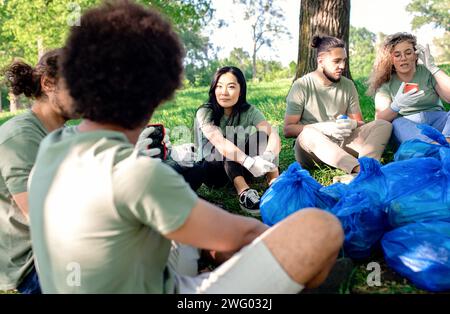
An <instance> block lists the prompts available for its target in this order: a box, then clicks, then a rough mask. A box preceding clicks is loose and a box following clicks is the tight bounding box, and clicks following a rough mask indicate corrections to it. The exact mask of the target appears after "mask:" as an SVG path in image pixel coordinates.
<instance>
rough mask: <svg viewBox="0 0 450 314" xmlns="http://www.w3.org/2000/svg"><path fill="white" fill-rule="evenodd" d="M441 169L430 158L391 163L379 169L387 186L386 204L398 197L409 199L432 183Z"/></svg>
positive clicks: (435, 160)
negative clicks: (411, 195)
mask: <svg viewBox="0 0 450 314" xmlns="http://www.w3.org/2000/svg"><path fill="white" fill-rule="evenodd" d="M441 169H442V163H441V162H440V161H439V160H438V159H436V158H432V157H423V158H413V159H408V160H402V161H398V162H391V163H389V164H387V165H385V166H383V167H381V172H382V173H383V175H384V177H385V179H386V184H387V191H388V195H387V196H386V202H390V201H391V200H393V199H396V198H398V197H409V195H410V194H414V193H416V192H417V191H419V190H422V189H423V188H424V187H425V186H427V184H429V183H430V182H434V180H435V179H436V178H435V177H436V174H437V173H438V172H439V171H440V170H441ZM425 201H426V200H425Z"/></svg>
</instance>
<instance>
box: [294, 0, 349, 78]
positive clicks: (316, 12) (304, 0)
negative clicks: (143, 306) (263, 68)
mask: <svg viewBox="0 0 450 314" xmlns="http://www.w3.org/2000/svg"><path fill="white" fill-rule="evenodd" d="M299 18H300V26H299V27H300V31H299V41H298V59H297V70H296V73H295V79H297V78H299V77H301V76H303V75H305V74H307V73H309V72H312V71H314V70H316V68H317V56H316V49H314V48H311V39H312V37H313V36H314V35H316V34H323V35H329V36H334V37H337V38H340V39H342V40H343V41H344V42H345V45H346V51H347V62H346V67H345V71H344V75H345V76H346V77H348V78H349V79H351V75H350V67H349V51H348V39H349V31H350V0H320V1H317V0H301V4H300V17H299Z"/></svg>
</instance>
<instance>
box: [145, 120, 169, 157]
mask: <svg viewBox="0 0 450 314" xmlns="http://www.w3.org/2000/svg"><path fill="white" fill-rule="evenodd" d="M148 127H153V128H155V130H154V131H153V132H152V133H151V134H150V136H149V138H151V139H152V140H153V142H152V143H151V144H150V145H149V147H148V148H159V149H160V150H161V153H160V154H159V155H156V156H153V157H154V158H161V160H166V159H167V155H168V149H167V146H166V143H165V142H164V137H165V136H166V129H165V128H164V125H162V124H159V123H155V124H148V125H147V128H148Z"/></svg>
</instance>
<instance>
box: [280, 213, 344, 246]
mask: <svg viewBox="0 0 450 314" xmlns="http://www.w3.org/2000/svg"><path fill="white" fill-rule="evenodd" d="M288 219H289V220H291V221H290V224H292V225H295V226H296V228H305V229H308V232H310V234H311V235H312V236H313V238H315V239H316V240H317V241H319V242H322V243H325V244H326V245H330V249H331V250H334V249H338V248H340V247H341V246H342V243H343V241H344V231H343V229H342V225H341V223H340V221H339V220H338V219H337V218H336V216H334V215H333V214H330V213H328V212H326V211H324V210H321V209H317V208H305V209H302V210H299V211H297V212H296V213H294V214H292V215H291V216H289V217H288Z"/></svg>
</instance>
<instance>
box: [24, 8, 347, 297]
mask: <svg viewBox="0 0 450 314" xmlns="http://www.w3.org/2000/svg"><path fill="white" fill-rule="evenodd" d="M80 23H81V25H82V27H76V26H74V27H72V28H71V29H70V33H69V36H68V39H67V42H66V45H65V49H64V53H63V56H62V63H61V65H62V76H63V77H64V79H65V81H66V82H67V87H68V89H69V91H70V95H71V96H72V98H73V105H74V108H75V109H76V111H77V112H79V113H80V115H81V117H82V120H81V122H80V124H79V125H78V126H73V127H67V128H61V129H58V130H55V131H54V132H52V133H50V134H49V135H48V136H47V137H46V138H45V139H44V140H43V142H42V143H41V146H40V148H39V153H38V157H37V159H36V163H35V168H34V171H33V175H32V176H31V180H30V192H29V199H30V221H31V239H32V243H33V250H34V254H35V258H36V261H37V265H39V276H40V278H39V280H40V283H41V287H42V289H43V292H44V293H216V294H227V293H238V294H239V293H242V294H248V293H298V292H299V291H301V290H302V289H303V288H304V287H314V286H318V285H320V284H321V283H322V282H323V281H324V280H325V279H326V277H327V276H328V274H329V272H330V270H331V268H332V267H333V265H334V264H335V261H336V257H337V255H338V252H339V250H340V247H341V245H342V243H343V237H344V235H343V230H342V226H341V224H340V222H339V220H338V219H337V218H336V217H334V216H333V215H331V214H330V213H327V212H326V211H323V210H319V209H303V210H301V211H298V212H296V213H294V214H292V215H291V216H289V217H288V218H286V219H285V220H283V221H282V222H280V223H279V224H277V225H276V226H274V227H273V228H270V229H269V227H268V226H266V225H264V224H263V223H262V222H261V221H259V220H257V219H254V218H251V217H244V216H241V215H234V214H231V213H229V212H227V211H224V210H222V209H221V208H218V207H217V206H215V205H213V204H211V203H209V202H207V201H205V200H202V199H201V198H199V197H198V196H197V195H196V194H195V193H194V192H193V191H192V190H191V189H190V187H189V186H188V185H187V184H186V182H185V181H184V180H183V178H182V177H181V176H180V175H179V174H177V173H176V172H175V171H174V170H173V169H172V168H171V167H169V166H168V165H166V164H164V163H163V162H161V161H160V160H158V159H156V158H149V157H148V156H146V155H145V154H144V153H142V152H141V151H140V150H139V149H138V150H136V149H135V147H134V144H135V143H136V142H137V140H138V138H139V134H140V133H141V132H142V130H143V129H144V128H145V127H146V126H147V124H148V121H149V120H150V119H151V117H152V114H153V112H154V110H155V109H156V108H157V107H158V106H159V105H160V104H162V103H163V102H164V101H165V100H167V99H169V98H170V97H171V96H172V95H173V93H174V91H175V90H176V89H177V88H179V87H180V86H181V84H182V72H183V56H184V53H183V48H182V44H181V42H180V39H179V38H178V36H177V34H176V33H175V31H174V29H173V28H172V26H171V25H170V23H169V22H167V21H166V20H165V18H163V17H162V15H160V14H159V13H158V12H156V11H155V10H154V9H152V8H148V7H144V6H142V5H138V4H136V3H133V2H132V1H126V0H119V1H108V2H105V3H104V4H102V5H101V6H98V7H94V8H91V9H89V10H87V11H86V12H84V14H83V15H82V16H81V20H80ZM86 47H89V49H86ZM124 77H126V80H124ZM179 105H181V104H179ZM175 244H177V245H176V246H175ZM178 244H182V245H184V247H185V248H186V250H181V251H180V250H178V249H177V248H179V245H178ZM318 248H320V249H318ZM200 249H204V250H209V251H214V252H217V253H222V252H223V253H227V254H228V255H232V257H231V258H230V259H229V260H227V261H225V262H224V263H223V264H221V266H220V267H218V268H217V269H215V270H213V271H211V272H206V273H201V274H199V273H198V269H197V265H196V262H197V260H196V259H195V256H196V254H197V255H198V252H199V250H200ZM187 250H188V251H189V252H190V253H192V254H190V253H189V254H188V253H186V251H187ZM215 257H217V255H215Z"/></svg>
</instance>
